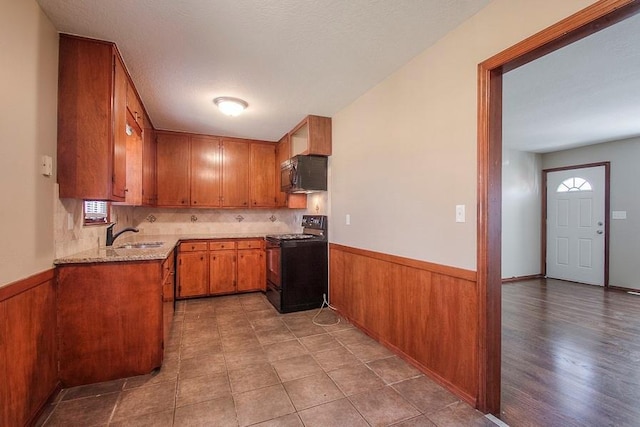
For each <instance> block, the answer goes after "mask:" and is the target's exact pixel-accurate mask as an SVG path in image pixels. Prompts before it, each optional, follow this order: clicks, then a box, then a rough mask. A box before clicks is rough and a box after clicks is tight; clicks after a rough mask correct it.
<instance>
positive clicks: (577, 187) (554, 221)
mask: <svg viewBox="0 0 640 427" xmlns="http://www.w3.org/2000/svg"><path fill="white" fill-rule="evenodd" d="M604 200H605V167H604V166H595V167H589V168H579V169H568V170H561V171H554V172H549V173H548V174H547V260H546V261H547V277H550V278H554V279H563V280H570V281H572V282H580V283H588V284H590V285H599V286H604V256H605V253H604V247H605V236H604V232H605V219H606V214H605V202H604Z"/></svg>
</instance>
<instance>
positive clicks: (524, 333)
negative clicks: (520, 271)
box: [501, 279, 640, 427]
mask: <svg viewBox="0 0 640 427" xmlns="http://www.w3.org/2000/svg"><path fill="white" fill-rule="evenodd" d="M502 346H503V347H502V411H501V418H502V420H503V421H504V422H506V423H508V424H509V425H510V426H512V427H517V426H563V427H564V426H640V296H636V295H630V294H627V293H626V292H622V291H614V290H604V289H603V288H600V287H597V286H590V285H581V284H576V283H571V282H563V281H560V280H552V279H548V280H544V279H536V280H528V281H523V282H514V283H509V284H505V285H503V287H502Z"/></svg>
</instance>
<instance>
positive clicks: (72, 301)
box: [57, 252, 173, 387]
mask: <svg viewBox="0 0 640 427" xmlns="http://www.w3.org/2000/svg"><path fill="white" fill-rule="evenodd" d="M172 257H173V252H172V254H171V255H170V256H169V259H168V261H162V260H157V261H141V262H114V263H95V264H70V265H62V266H59V267H58V269H57V274H58V284H57V300H58V307H57V321H58V349H59V374H60V381H61V382H62V385H63V386H64V387H71V386H77V385H83V384H91V383H97V382H101V381H109V380H113V379H117V378H124V377H130V376H134V375H141V374H147V373H149V372H151V371H152V370H154V369H155V368H158V367H160V366H161V365H162V354H163V347H164V339H165V337H166V336H167V335H168V327H169V326H170V324H171V316H172V312H173V290H172V289H170V288H172V286H171V283H173V279H172V277H171V276H172V266H171V261H170V258H172ZM169 313H171V314H169Z"/></svg>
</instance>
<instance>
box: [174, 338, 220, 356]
mask: <svg viewBox="0 0 640 427" xmlns="http://www.w3.org/2000/svg"><path fill="white" fill-rule="evenodd" d="M220 353H222V343H221V342H220V341H217V342H216V341H212V342H206V341H204V342H200V343H197V344H188V343H186V344H183V345H182V348H181V350H180V357H181V358H182V359H190V358H192V357H203V356H211V355H215V354H220Z"/></svg>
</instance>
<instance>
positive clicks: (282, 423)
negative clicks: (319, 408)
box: [251, 414, 304, 427]
mask: <svg viewBox="0 0 640 427" xmlns="http://www.w3.org/2000/svg"><path fill="white" fill-rule="evenodd" d="M251 427H304V424H302V421H300V417H299V416H298V414H289V415H283V416H281V417H278V418H274V419H272V420H269V421H264V422H262V423H258V424H254V425H252V426H251Z"/></svg>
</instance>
